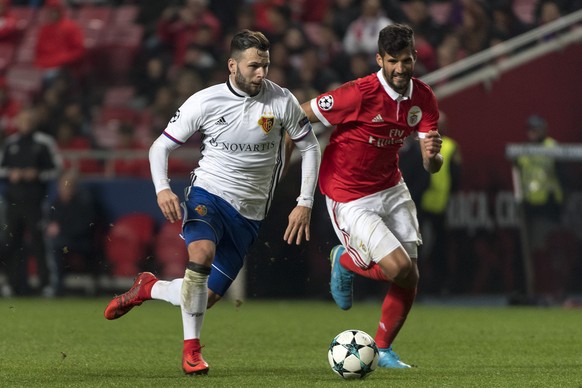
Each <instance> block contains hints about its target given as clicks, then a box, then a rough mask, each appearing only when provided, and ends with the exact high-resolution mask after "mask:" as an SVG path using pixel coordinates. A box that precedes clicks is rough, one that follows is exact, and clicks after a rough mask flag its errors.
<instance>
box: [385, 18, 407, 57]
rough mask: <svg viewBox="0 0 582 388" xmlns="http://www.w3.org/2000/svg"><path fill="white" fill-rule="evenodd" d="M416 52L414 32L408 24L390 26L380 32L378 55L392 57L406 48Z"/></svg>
mask: <svg viewBox="0 0 582 388" xmlns="http://www.w3.org/2000/svg"><path fill="white" fill-rule="evenodd" d="M408 47H410V48H411V49H412V50H414V31H413V30H412V28H410V27H409V26H407V25H406V24H390V25H389V26H386V27H384V28H383V29H382V30H380V34H379V35H378V53H379V54H380V56H384V54H389V55H390V56H392V57H395V56H396V55H398V53H399V52H400V51H402V50H404V49H405V48H408Z"/></svg>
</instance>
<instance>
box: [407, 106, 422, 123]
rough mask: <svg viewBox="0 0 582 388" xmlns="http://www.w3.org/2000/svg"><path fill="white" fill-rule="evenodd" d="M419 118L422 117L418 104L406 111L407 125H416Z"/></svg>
mask: <svg viewBox="0 0 582 388" xmlns="http://www.w3.org/2000/svg"><path fill="white" fill-rule="evenodd" d="M421 118H422V111H421V110H420V108H419V107H418V106H416V105H415V106H413V107H412V108H410V110H409V111H408V117H407V118H406V121H407V123H408V126H409V127H414V126H415V125H417V124H418V123H419V122H420V119H421Z"/></svg>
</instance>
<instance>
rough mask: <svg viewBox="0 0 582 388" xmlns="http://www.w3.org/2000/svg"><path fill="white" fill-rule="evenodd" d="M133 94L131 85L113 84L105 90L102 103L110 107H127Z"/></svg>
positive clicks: (133, 90) (133, 89) (133, 88)
mask: <svg viewBox="0 0 582 388" xmlns="http://www.w3.org/2000/svg"><path fill="white" fill-rule="evenodd" d="M134 96H135V87H133V86H113V87H111V88H108V89H107V90H106V91H105V95H104V96H103V105H104V106H111V107H127V106H129V104H130V103H131V100H132V99H133V97H134Z"/></svg>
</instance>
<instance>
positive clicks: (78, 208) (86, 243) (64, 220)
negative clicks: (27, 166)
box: [46, 170, 97, 295]
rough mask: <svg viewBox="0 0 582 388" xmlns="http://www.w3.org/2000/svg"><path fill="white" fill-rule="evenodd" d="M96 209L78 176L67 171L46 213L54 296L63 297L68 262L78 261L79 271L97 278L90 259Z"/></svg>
mask: <svg viewBox="0 0 582 388" xmlns="http://www.w3.org/2000/svg"><path fill="white" fill-rule="evenodd" d="M95 230H96V209H95V203H94V201H93V198H92V196H91V193H90V192H89V191H88V190H86V189H84V188H83V187H82V186H80V185H79V182H78V178H77V175H76V174H75V173H74V172H73V171H72V170H69V171H67V172H65V173H64V174H63V175H62V176H61V177H60V179H59V183H58V187H57V196H56V198H55V199H54V201H53V202H52V203H51V206H50V209H49V212H48V224H47V228H46V237H47V245H48V253H49V257H51V259H52V260H53V262H54V264H55V267H56V269H57V271H56V275H57V276H56V285H55V286H56V287H55V288H56V294H57V295H61V294H62V293H63V288H64V287H63V279H64V274H65V273H66V271H67V265H71V266H72V265H73V264H71V263H69V261H72V260H67V259H69V258H70V259H75V258H78V259H81V260H83V262H82V263H78V264H79V266H78V267H79V268H81V270H84V271H86V272H90V273H91V274H93V275H96V274H97V270H96V262H95V260H94V257H93V253H94V249H93V240H94V238H93V237H94V233H95Z"/></svg>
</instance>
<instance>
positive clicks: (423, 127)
mask: <svg viewBox="0 0 582 388" xmlns="http://www.w3.org/2000/svg"><path fill="white" fill-rule="evenodd" d="M426 91H427V93H426V97H425V100H424V103H423V106H422V107H421V108H422V118H421V119H420V123H418V128H417V129H418V132H419V133H427V132H428V131H438V120H439V108H438V104H437V99H436V96H435V95H434V93H433V91H432V90H431V89H430V88H428V87H427V89H426Z"/></svg>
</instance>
